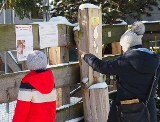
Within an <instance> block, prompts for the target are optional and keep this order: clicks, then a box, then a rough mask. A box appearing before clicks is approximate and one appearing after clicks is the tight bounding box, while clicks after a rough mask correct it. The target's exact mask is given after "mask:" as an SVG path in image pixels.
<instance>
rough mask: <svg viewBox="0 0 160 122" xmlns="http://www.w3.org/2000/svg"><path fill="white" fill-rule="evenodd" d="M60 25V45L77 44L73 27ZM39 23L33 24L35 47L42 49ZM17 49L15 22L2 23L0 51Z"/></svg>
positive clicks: (0, 27)
mask: <svg viewBox="0 0 160 122" xmlns="http://www.w3.org/2000/svg"><path fill="white" fill-rule="evenodd" d="M57 26H58V37H59V38H60V39H61V40H59V46H66V45H70V46H72V45H75V42H74V38H73V27H71V26H67V25H60V24H59V25H57ZM38 27H39V25H37V24H32V30H33V47H34V49H40V45H39V29H38ZM8 50H16V33H15V25H14V24H0V51H8Z"/></svg>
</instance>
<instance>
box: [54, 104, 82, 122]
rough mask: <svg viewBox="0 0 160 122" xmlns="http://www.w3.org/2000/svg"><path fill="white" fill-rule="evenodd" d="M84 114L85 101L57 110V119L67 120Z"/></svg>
mask: <svg viewBox="0 0 160 122" xmlns="http://www.w3.org/2000/svg"><path fill="white" fill-rule="evenodd" d="M81 116H83V103H82V102H80V103H77V104H75V105H72V106H70V107H68V108H65V109H61V110H57V115H56V121H57V122H65V121H66V120H70V119H74V118H77V117H81Z"/></svg>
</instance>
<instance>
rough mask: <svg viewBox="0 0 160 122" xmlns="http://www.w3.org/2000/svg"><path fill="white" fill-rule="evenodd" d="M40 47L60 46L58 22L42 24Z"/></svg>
mask: <svg viewBox="0 0 160 122" xmlns="http://www.w3.org/2000/svg"><path fill="white" fill-rule="evenodd" d="M39 35H40V48H41V49H43V48H46V47H56V46H58V28H57V25H56V24H40V25H39Z"/></svg>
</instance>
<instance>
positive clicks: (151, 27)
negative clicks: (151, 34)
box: [144, 22, 160, 31]
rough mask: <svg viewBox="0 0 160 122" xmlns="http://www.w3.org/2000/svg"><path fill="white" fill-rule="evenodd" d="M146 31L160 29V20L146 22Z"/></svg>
mask: <svg viewBox="0 0 160 122" xmlns="http://www.w3.org/2000/svg"><path fill="white" fill-rule="evenodd" d="M144 25H145V30H146V31H160V22H154V23H144Z"/></svg>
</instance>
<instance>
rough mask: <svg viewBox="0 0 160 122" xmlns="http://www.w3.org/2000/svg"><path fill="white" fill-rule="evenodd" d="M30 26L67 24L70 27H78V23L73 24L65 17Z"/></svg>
mask: <svg viewBox="0 0 160 122" xmlns="http://www.w3.org/2000/svg"><path fill="white" fill-rule="evenodd" d="M30 24H57V25H58V24H65V25H69V26H77V25H78V23H75V24H72V23H70V22H69V21H68V20H67V19H66V18H65V17H63V16H57V17H52V18H51V19H50V20H49V22H33V23H30Z"/></svg>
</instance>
